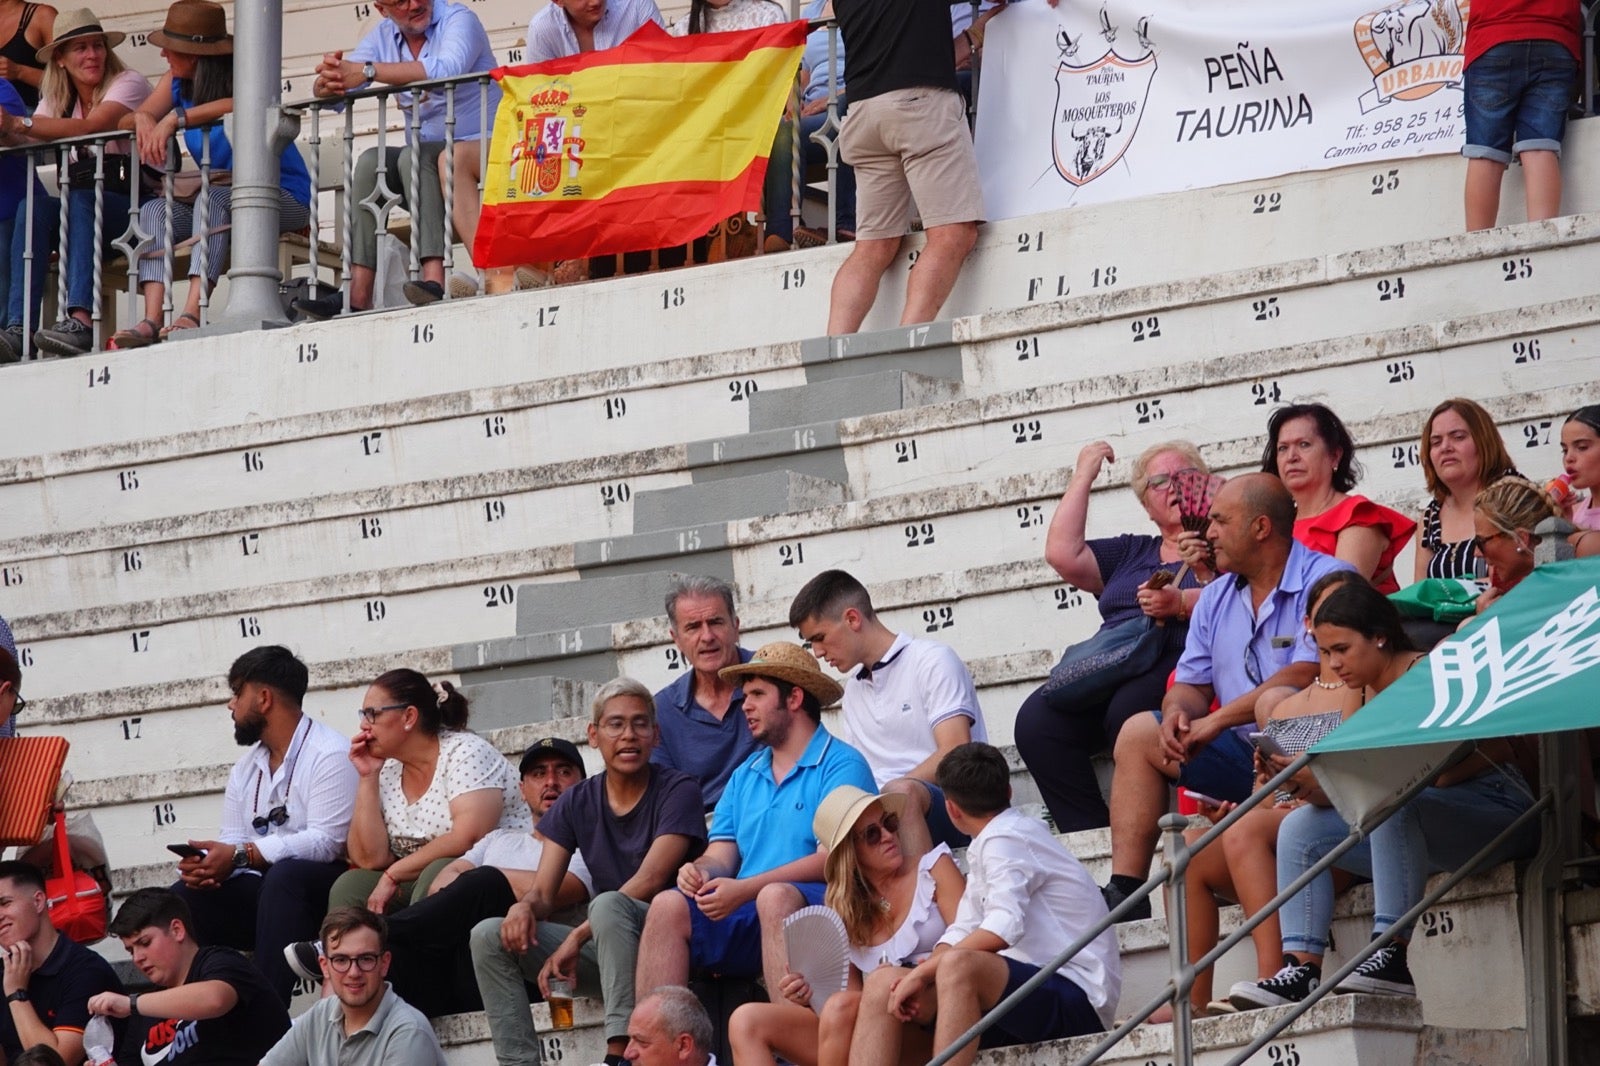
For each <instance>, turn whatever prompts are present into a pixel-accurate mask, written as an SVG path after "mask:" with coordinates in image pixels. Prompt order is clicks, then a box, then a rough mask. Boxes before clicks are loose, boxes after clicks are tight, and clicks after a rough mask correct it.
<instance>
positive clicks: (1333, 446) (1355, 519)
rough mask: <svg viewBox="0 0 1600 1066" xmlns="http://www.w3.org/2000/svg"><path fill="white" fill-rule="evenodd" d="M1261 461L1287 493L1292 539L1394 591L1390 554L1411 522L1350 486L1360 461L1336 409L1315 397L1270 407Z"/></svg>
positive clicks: (1402, 543) (1397, 585)
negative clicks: (1291, 501)
mask: <svg viewBox="0 0 1600 1066" xmlns="http://www.w3.org/2000/svg"><path fill="white" fill-rule="evenodd" d="M1261 469H1262V471H1263V472H1264V473H1268V474H1274V475H1276V476H1277V477H1278V479H1279V480H1280V481H1282V482H1283V485H1284V488H1286V489H1288V490H1289V494H1290V495H1291V496H1293V497H1294V509H1295V521H1294V539H1295V540H1297V541H1299V542H1300V543H1301V544H1304V545H1305V546H1306V547H1308V548H1310V549H1311V550H1312V551H1319V552H1322V553H1323V554H1325V555H1332V556H1334V557H1336V558H1339V559H1343V560H1344V561H1345V562H1347V563H1349V564H1350V565H1351V566H1353V567H1355V568H1356V570H1357V572H1359V573H1360V574H1361V576H1362V577H1364V578H1366V579H1367V580H1368V581H1370V582H1372V584H1373V585H1374V586H1376V588H1377V589H1378V591H1379V592H1382V593H1383V594H1384V595H1388V594H1389V593H1391V592H1399V591H1400V582H1399V580H1398V579H1396V577H1395V574H1394V560H1395V557H1396V556H1398V555H1399V554H1400V551H1401V549H1403V548H1404V547H1405V546H1406V541H1408V540H1410V539H1411V534H1412V533H1414V532H1416V528H1417V524H1416V523H1415V522H1413V521H1412V520H1411V519H1409V518H1407V517H1406V516H1405V515H1403V514H1401V513H1400V512H1399V511H1395V510H1391V509H1390V508H1388V507H1383V506H1380V505H1378V504H1376V503H1373V502H1372V501H1371V500H1369V499H1367V498H1366V497H1365V496H1357V495H1355V494H1353V493H1352V492H1351V491H1350V490H1351V489H1353V488H1355V487H1356V482H1357V481H1359V480H1360V479H1361V464H1360V463H1358V462H1356V444H1355V441H1354V440H1352V439H1351V438H1350V431H1349V430H1348V429H1346V428H1344V423H1343V422H1341V421H1340V420H1339V416H1338V415H1336V414H1334V413H1333V411H1331V410H1330V409H1328V408H1327V407H1326V406H1324V405H1323V404H1320V403H1297V404H1291V405H1289V406H1288V407H1280V408H1278V409H1277V410H1276V411H1274V412H1272V415H1271V417H1269V418H1268V419H1267V446H1266V449H1265V450H1264V451H1263V452H1262V455H1261Z"/></svg>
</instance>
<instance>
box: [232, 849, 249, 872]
mask: <svg viewBox="0 0 1600 1066" xmlns="http://www.w3.org/2000/svg"><path fill="white" fill-rule="evenodd" d="M249 866H250V845H248V844H240V845H239V846H238V847H237V848H235V849H234V850H233V868H234V869H235V870H245V869H248V868H249Z"/></svg>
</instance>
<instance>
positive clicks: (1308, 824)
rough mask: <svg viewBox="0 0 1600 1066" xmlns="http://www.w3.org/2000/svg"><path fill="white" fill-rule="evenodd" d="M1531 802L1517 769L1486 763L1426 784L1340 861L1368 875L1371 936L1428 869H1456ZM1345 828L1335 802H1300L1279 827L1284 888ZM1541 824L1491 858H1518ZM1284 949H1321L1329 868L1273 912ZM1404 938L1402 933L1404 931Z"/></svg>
mask: <svg viewBox="0 0 1600 1066" xmlns="http://www.w3.org/2000/svg"><path fill="white" fill-rule="evenodd" d="M1532 805H1533V800H1532V799H1531V798H1530V796H1529V792H1528V785H1527V783H1526V782H1525V781H1523V779H1522V775H1521V774H1520V773H1518V772H1517V771H1516V770H1515V769H1511V768H1505V769H1502V770H1491V771H1489V772H1488V773H1486V774H1483V775H1481V776H1479V777H1475V778H1473V779H1472V780H1471V781H1463V782H1462V783H1461V784H1459V785H1451V786H1450V787H1449V788H1429V789H1425V790H1424V791H1423V792H1422V794H1421V795H1419V796H1417V798H1416V799H1414V800H1412V801H1411V802H1410V803H1408V804H1406V805H1405V806H1404V807H1402V808H1400V810H1398V811H1396V812H1395V813H1394V814H1393V815H1392V816H1391V817H1390V818H1389V820H1388V821H1386V822H1384V823H1383V824H1382V825H1380V826H1378V827H1377V828H1376V829H1374V830H1373V831H1372V835H1371V836H1369V837H1368V838H1367V839H1366V840H1363V841H1362V842H1361V843H1359V844H1357V845H1356V846H1355V847H1353V848H1351V849H1350V850H1349V851H1347V852H1345V853H1344V855H1343V856H1341V857H1340V859H1339V861H1338V864H1337V865H1338V866H1339V868H1340V869H1342V870H1349V871H1350V872H1351V873H1354V874H1359V875H1361V876H1363V877H1370V878H1372V896H1373V914H1372V932H1373V935H1374V936H1377V935H1378V934H1380V933H1384V932H1387V931H1388V930H1389V929H1390V927H1392V926H1394V925H1395V924H1396V923H1397V922H1398V921H1399V918H1400V916H1401V915H1402V914H1404V913H1405V912H1406V911H1408V910H1410V909H1411V908H1412V907H1414V906H1416V904H1417V901H1418V900H1420V899H1421V898H1422V894H1423V891H1424V890H1425V889H1426V887H1427V882H1428V878H1429V876H1431V875H1432V874H1435V873H1443V872H1446V871H1449V870H1454V869H1456V868H1457V867H1459V866H1460V865H1461V864H1462V863H1464V862H1466V861H1467V860H1468V859H1470V858H1471V857H1472V856H1473V855H1474V854H1476V853H1477V851H1478V849H1480V848H1482V847H1483V845H1484V844H1485V843H1486V842H1487V841H1488V840H1489V838H1490V837H1492V836H1494V835H1495V834H1497V833H1499V832H1500V831H1501V830H1502V829H1504V828H1505V827H1506V826H1508V825H1510V824H1511V822H1512V821H1513V820H1515V819H1516V817H1517V816H1518V815H1519V814H1521V813H1522V812H1523V811H1526V810H1527V809H1528V808H1529V807H1531V806H1532ZM1349 833H1350V827H1349V826H1348V825H1346V824H1345V821H1344V818H1343V817H1341V816H1340V814H1339V812H1338V811H1336V810H1334V809H1333V808H1332V807H1312V806H1304V807H1301V808H1299V809H1298V810H1295V811H1292V812H1291V813H1290V814H1289V816H1288V817H1287V818H1285V819H1284V820H1283V825H1282V826H1280V827H1279V829H1278V887H1279V889H1283V888H1285V887H1287V886H1288V885H1289V884H1290V883H1291V882H1293V881H1294V880H1295V879H1296V878H1298V877H1299V876H1300V875H1301V874H1303V873H1304V872H1305V871H1306V870H1308V869H1310V868H1311V867H1312V866H1313V865H1314V864H1315V863H1316V862H1317V860H1318V859H1320V858H1322V857H1323V856H1324V855H1326V854H1328V852H1330V851H1332V850H1333V848H1334V845H1336V844H1338V843H1339V842H1340V841H1341V840H1343V839H1344V838H1345V837H1346V836H1348V835H1349ZM1538 843H1539V839H1538V825H1537V823H1534V824H1532V825H1529V826H1526V827H1525V828H1524V831H1522V832H1519V833H1517V834H1516V835H1514V836H1513V837H1512V838H1511V839H1510V840H1508V841H1506V842H1505V843H1504V844H1503V845H1501V847H1500V848H1499V849H1498V850H1497V851H1496V852H1495V853H1494V854H1493V855H1492V856H1491V857H1490V863H1496V862H1505V861H1506V860H1507V859H1515V858H1521V857H1523V856H1526V855H1529V854H1531V853H1532V852H1533V850H1534V848H1535V847H1537V846H1538ZM1278 920H1279V921H1280V922H1281V923H1282V927H1283V950H1284V951H1292V952H1296V953H1306V954H1312V955H1321V954H1323V953H1325V952H1326V951H1327V949H1328V930H1329V927H1330V926H1331V925H1332V924H1333V875H1332V874H1331V873H1329V872H1326V871H1324V872H1323V873H1322V874H1320V875H1318V877H1317V878H1316V880H1314V881H1312V882H1311V883H1310V884H1309V885H1307V886H1306V887H1305V888H1303V889H1301V890H1300V892H1299V893H1297V894H1296V895H1295V896H1294V897H1293V898H1291V899H1290V900H1289V902H1287V903H1285V904H1284V905H1283V910H1281V911H1280V912H1279V913H1278ZM1402 939H1404V938H1402Z"/></svg>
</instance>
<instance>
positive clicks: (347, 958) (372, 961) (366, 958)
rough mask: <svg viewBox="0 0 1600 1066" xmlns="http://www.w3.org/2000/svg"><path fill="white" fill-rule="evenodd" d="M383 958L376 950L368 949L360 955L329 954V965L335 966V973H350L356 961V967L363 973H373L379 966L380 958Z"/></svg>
mask: <svg viewBox="0 0 1600 1066" xmlns="http://www.w3.org/2000/svg"><path fill="white" fill-rule="evenodd" d="M381 958H383V956H382V955H378V954H376V953H374V952H371V951H367V952H363V953H362V954H360V955H329V956H327V959H328V965H329V966H331V967H333V970H334V972H335V973H349V972H350V964H351V963H354V964H355V967H356V969H358V970H360V971H361V972H362V973H371V972H372V971H373V970H376V969H377V968H378V960H379V959H381Z"/></svg>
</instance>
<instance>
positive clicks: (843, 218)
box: [761, 107, 856, 241]
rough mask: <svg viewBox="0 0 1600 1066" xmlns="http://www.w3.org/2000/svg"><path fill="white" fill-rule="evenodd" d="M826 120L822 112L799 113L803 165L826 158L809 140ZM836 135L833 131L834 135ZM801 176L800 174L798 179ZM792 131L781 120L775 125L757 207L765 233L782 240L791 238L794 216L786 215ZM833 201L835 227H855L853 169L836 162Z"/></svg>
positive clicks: (791, 178)
mask: <svg viewBox="0 0 1600 1066" xmlns="http://www.w3.org/2000/svg"><path fill="white" fill-rule="evenodd" d="M845 111H846V108H845V107H841V108H840V109H839V117H840V118H841V119H843V118H844V113H845ZM827 120H828V113H827V112H826V111H824V112H822V113H821V114H817V115H803V116H801V118H800V143H801V145H802V146H803V148H804V150H805V164H804V165H805V166H807V167H810V166H821V165H823V164H826V163H827V161H828V150H827V149H826V148H824V147H823V146H822V145H820V144H817V143H816V142H815V141H813V140H812V139H811V135H812V134H813V133H815V132H817V131H818V130H820V129H821V128H822V124H823V123H824V122H826V121H827ZM834 136H835V137H837V136H838V134H837V133H835V134H834ZM803 178H804V175H802V179H803ZM793 182H794V131H793V128H792V127H791V126H790V125H789V123H787V122H784V123H781V124H780V125H779V126H778V138H777V140H776V141H775V142H773V145H772V155H771V156H769V157H768V159H767V180H766V184H765V186H763V188H762V195H761V209H762V211H763V212H765V214H766V216H767V232H768V233H771V234H775V235H777V236H779V237H782V238H783V239H784V240H786V241H793V240H794V219H793V217H792V216H791V215H790V211H792V210H793V204H794V185H793ZM834 194H835V198H836V199H837V201H838V202H837V203H836V205H835V211H836V212H837V217H838V227H839V228H840V229H844V230H854V229H855V228H856V172H855V171H854V170H852V169H851V168H850V167H849V166H848V165H846V164H845V162H844V160H842V159H841V160H840V161H839V170H838V173H837V175H836V187H835V189H834Z"/></svg>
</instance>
